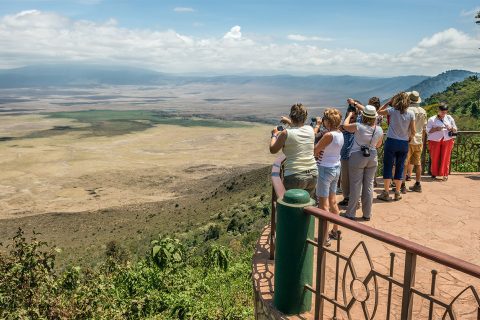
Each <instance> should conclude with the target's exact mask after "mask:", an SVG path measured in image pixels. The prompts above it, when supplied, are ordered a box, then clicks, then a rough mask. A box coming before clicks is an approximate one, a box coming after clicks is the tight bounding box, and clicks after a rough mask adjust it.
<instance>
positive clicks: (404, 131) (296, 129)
mask: <svg viewBox="0 0 480 320" xmlns="http://www.w3.org/2000/svg"><path fill="white" fill-rule="evenodd" d="M347 103H348V108H347V112H346V114H345V117H344V118H343V121H342V114H341V113H340V111H339V110H338V109H335V108H328V109H326V110H325V112H324V114H323V117H318V118H315V119H313V120H315V121H313V122H312V123H311V124H310V125H308V124H306V123H305V122H306V120H307V118H308V112H307V109H306V107H305V106H303V105H302V104H295V105H293V106H292V107H291V109H290V115H289V117H282V118H281V122H282V123H283V125H282V126H278V127H275V128H274V129H273V130H272V138H271V142H270V152H271V153H277V152H278V151H280V150H282V151H283V153H284V154H285V162H284V171H283V172H284V180H283V182H284V185H285V189H286V190H289V189H303V190H306V191H307V192H308V193H309V194H310V196H311V197H312V198H314V199H316V201H317V203H318V207H319V208H320V209H323V210H326V211H329V212H332V213H334V214H339V212H340V210H339V205H340V206H343V207H345V208H346V211H345V212H344V213H342V214H341V215H342V216H344V217H346V218H348V219H351V220H356V218H355V215H356V211H357V209H358V208H359V207H361V210H362V218H361V219H362V220H364V221H369V220H370V219H371V216H372V203H373V193H374V187H376V186H377V181H376V173H377V167H378V156H377V149H378V148H379V147H381V145H382V143H384V144H385V145H384V155H383V190H382V191H381V192H380V194H379V195H378V196H377V199H379V200H381V201H392V200H393V201H399V200H401V199H402V194H406V193H407V186H406V182H407V181H410V180H411V176H412V172H413V169H415V183H414V184H413V185H412V186H410V187H409V188H408V189H409V190H410V191H411V192H422V186H421V173H422V162H421V155H422V151H423V144H424V137H425V136H426V137H427V139H428V148H429V153H430V158H431V167H430V171H431V175H432V178H433V179H435V180H438V181H446V180H447V179H448V174H449V171H450V167H449V166H450V155H451V151H452V148H453V144H454V138H455V136H456V135H457V127H456V125H455V121H454V119H453V118H452V117H451V116H450V115H448V106H447V105H445V104H441V105H440V106H439V107H438V114H437V115H435V116H432V117H431V118H429V119H427V113H426V111H425V110H424V109H423V108H422V107H421V106H420V103H421V98H420V95H419V93H418V92H416V91H412V92H400V93H398V94H396V95H395V96H393V97H392V98H391V99H389V100H388V101H387V102H386V103H385V104H383V105H381V103H380V99H379V98H378V97H372V98H371V99H369V101H368V104H367V105H363V104H362V103H361V102H360V101H358V100H355V99H352V98H349V99H347ZM384 121H386V122H387V124H388V130H387V133H386V139H385V140H384V138H383V137H384V132H383V129H382V123H383V122H384ZM338 186H340V187H341V193H342V195H343V200H342V201H340V202H339V203H337V200H336V195H337V188H338ZM390 189H392V191H393V197H391V196H390ZM338 237H339V233H338V229H337V226H336V225H334V226H333V229H332V230H331V231H330V232H329V235H328V241H327V244H329V243H330V241H331V240H337V239H338Z"/></svg>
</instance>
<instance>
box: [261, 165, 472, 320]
mask: <svg viewBox="0 0 480 320" xmlns="http://www.w3.org/2000/svg"><path fill="white" fill-rule="evenodd" d="M380 180H381V179H379V181H380ZM413 183H414V181H412V182H407V186H408V185H413ZM381 187H382V186H381V184H380V185H379V187H378V188H375V192H376V194H378V193H379V192H380V191H381ZM422 187H423V192H422V193H415V192H408V193H407V194H406V195H403V199H402V200H401V201H398V202H395V201H392V202H388V203H387V202H382V201H379V200H377V199H375V200H374V205H373V214H372V219H371V220H370V221H369V222H364V221H363V220H361V221H360V220H359V221H358V223H362V224H365V225H368V226H370V227H373V228H375V229H378V230H382V231H385V232H387V233H389V234H392V235H395V236H398V237H401V238H404V239H407V240H410V241H412V242H415V243H417V244H420V245H423V246H425V247H428V248H431V249H434V250H437V251H439V252H441V253H446V254H448V255H451V256H453V257H456V258H459V259H462V260H465V261H467V262H470V263H472V264H475V265H480V174H479V173H472V174H468V173H462V174H452V175H451V176H450V177H449V180H448V181H446V182H439V181H433V180H432V179H431V178H429V177H428V178H427V177H425V178H424V179H423V182H422ZM341 199H342V197H341V196H338V200H341ZM341 211H344V210H341ZM357 217H361V210H358V211H357ZM329 229H330V227H329ZM340 230H341V231H342V238H343V239H342V241H341V250H340V252H342V253H344V254H345V255H347V256H349V255H350V254H351V253H352V251H353V250H354V248H355V246H357V244H358V243H359V242H361V241H364V242H365V245H366V248H367V250H368V255H369V256H370V260H371V262H372V263H373V267H374V269H375V270H376V271H379V272H381V273H383V274H387V275H388V273H389V270H390V269H389V268H390V263H391V262H390V261H391V260H390V257H391V256H390V254H391V253H392V252H393V253H395V262H394V264H393V265H394V271H393V278H396V279H399V280H401V281H403V279H404V266H405V257H406V254H405V251H404V250H400V249H398V248H396V247H394V246H391V245H387V244H385V243H384V242H380V241H377V240H375V239H372V238H370V237H367V236H364V235H362V234H360V233H357V232H353V231H351V230H348V229H346V228H343V227H340ZM269 235H270V228H269V226H267V227H266V228H265V229H264V231H263V234H262V236H261V238H260V239H259V242H258V245H257V249H256V253H255V255H254V258H253V285H254V290H255V294H256V297H255V298H256V313H257V319H313V310H312V312H310V313H306V314H302V315H296V316H284V315H282V314H281V313H279V312H278V311H277V310H275V308H273V293H274V277H275V272H274V260H269V250H270V247H269ZM336 245H337V243H336V241H333V242H332V246H331V247H330V249H331V250H335V249H336ZM315 255H316V250H315ZM368 255H367V254H365V253H364V252H363V249H362V247H360V249H358V250H357V251H356V252H355V254H353V256H352V262H353V264H354V265H355V270H356V273H357V274H358V275H359V278H360V279H364V278H365V277H366V275H367V274H368V272H369V271H370V269H371V268H370V264H369V260H368ZM315 260H316V257H315V258H314V261H315ZM335 263H336V259H335V257H334V256H333V255H330V254H327V255H326V273H325V278H326V279H325V291H324V293H325V294H326V295H327V296H333V292H334V290H335V289H334V288H335V283H334V281H335V268H336V265H335ZM345 265H346V263H345V262H343V261H341V262H340V265H339V270H340V281H339V284H338V290H339V298H338V300H340V301H342V302H343V301H344V296H343V294H344V292H343V291H347V293H345V294H346V297H347V299H346V300H347V301H348V299H349V298H348V297H351V296H352V290H351V288H350V287H349V285H347V286H345V288H346V290H344V284H343V283H342V277H343V272H344V269H345ZM432 270H436V271H437V272H438V275H437V276H436V286H435V287H436V289H435V290H436V291H435V296H436V297H437V298H438V299H440V300H442V301H444V302H445V303H446V304H449V303H451V301H452V300H453V299H454V298H455V297H456V296H457V295H458V294H459V293H460V292H461V291H462V290H464V289H465V288H467V287H468V286H469V285H472V289H473V288H474V289H475V290H476V292H477V293H480V279H478V278H475V277H472V276H469V275H468V274H465V273H461V272H459V271H456V270H453V269H450V268H448V267H446V266H444V265H441V264H438V263H435V262H433V261H430V260H427V259H424V258H422V257H418V259H416V275H415V286H414V287H415V288H416V289H417V288H418V289H419V290H420V291H422V292H426V293H427V294H428V293H430V291H431V282H432ZM315 274H316V270H315V269H314V279H313V286H314V285H315ZM346 282H348V283H350V282H349V280H346ZM367 287H368V290H367V291H368V292H366V291H365V290H363V289H365V288H362V287H361V286H360V287H358V288H354V289H353V291H358V292H355V293H354V294H355V295H358V296H362V295H363V296H364V298H365V301H366V302H365V303H366V306H367V309H369V310H370V316H371V315H372V313H371V312H372V309H373V308H374V302H373V297H377V298H378V309H377V311H376V312H377V315H378V316H376V317H375V318H376V319H385V314H386V305H387V303H386V299H387V290H388V282H387V281H383V279H379V280H378V287H377V288H375V286H374V282H373V281H371V282H370V284H369V285H368V286H367ZM362 290H363V291H364V292H361V291H362ZM312 296H313V299H314V296H315V295H314V294H313V295H312ZM401 298H402V290H401V288H400V287H398V286H395V285H394V286H393V288H392V306H391V312H390V314H391V316H390V319H400V312H401V311H400V310H401V305H400V304H401V303H400V301H401V300H402V299H401ZM476 298H478V297H475V293H474V292H473V291H472V290H467V291H466V292H465V293H464V294H463V295H461V297H460V298H459V299H458V300H457V301H456V302H455V304H454V307H455V312H456V313H457V315H456V316H457V317H456V318H455V319H478V318H477V317H478V314H477V313H478V312H479V309H478V308H479V306H478V305H477V301H476ZM413 301H414V302H413V308H412V309H413V311H412V312H413V317H412V318H413V319H428V316H429V301H427V300H425V299H421V298H420V297H419V296H416V297H414V300H413ZM356 304H358V306H356V307H355V306H354V308H353V309H352V314H353V315H354V316H353V318H352V319H355V320H358V319H364V311H363V310H362V308H361V307H360V303H356ZM313 305H314V304H313V303H312V306H313ZM312 309H313V307H312ZM444 312H445V309H444V308H441V307H440V306H435V307H434V308H433V311H432V316H433V319H441V318H442V317H443V315H444ZM324 314H325V318H324V319H331V318H332V315H333V305H332V304H331V303H329V302H325V309H324ZM355 315H356V316H355ZM337 319H348V317H347V315H346V314H345V313H344V312H343V311H341V310H337ZM387 319H388V318H387ZM445 319H450V318H449V316H448V315H447V316H446V318H445Z"/></svg>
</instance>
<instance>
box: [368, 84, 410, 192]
mask: <svg viewBox="0 0 480 320" xmlns="http://www.w3.org/2000/svg"><path fill="white" fill-rule="evenodd" d="M409 106H410V98H409V95H408V94H407V93H406V92H400V93H397V94H396V95H395V96H394V97H393V98H392V99H390V101H388V102H387V103H386V104H384V105H383V106H382V107H381V108H380V109H379V110H378V113H379V114H380V115H388V116H389V117H390V125H389V126H388V131H387V140H386V141H385V147H384V155H383V185H384V190H383V191H382V193H381V194H379V195H378V196H377V199H379V200H382V201H390V195H389V191H390V182H391V181H392V178H393V181H394V182H395V198H394V200H395V201H398V200H400V199H402V195H401V193H400V188H401V183H402V180H403V170H404V168H405V160H406V158H407V154H408V143H409V141H411V140H412V139H413V137H414V136H415V114H414V113H413V111H411V110H408V107H409ZM387 107H388V108H387ZM394 165H395V176H394V175H393V166H394Z"/></svg>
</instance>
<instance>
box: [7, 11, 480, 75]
mask: <svg viewBox="0 0 480 320" xmlns="http://www.w3.org/2000/svg"><path fill="white" fill-rule="evenodd" d="M242 31H243V30H242V28H241V26H238V25H236V26H233V27H231V28H230V30H227V31H226V32H225V33H224V34H223V35H222V34H219V35H218V36H216V37H214V36H211V37H194V36H191V35H188V34H181V33H178V32H177V31H175V30H171V29H168V30H150V29H130V28H125V27H122V26H121V23H120V22H117V21H116V20H114V19H110V20H107V21H104V22H93V21H88V20H76V19H70V18H67V17H65V16H62V15H59V14H57V13H54V12H43V11H38V10H29V11H22V12H19V13H16V14H12V15H6V16H3V17H0V67H2V68H8V67H17V66H23V65H29V64H41V63H57V62H58V63H65V62H89V63H105V64H123V65H133V66H140V67H146V68H151V69H155V70H159V71H164V72H181V73H184V72H203V73H206V74H207V73H224V74H232V73H246V72H255V73H256V74H258V73H286V72H287V73H304V74H356V75H375V76H391V75H405V74H426V75H433V74H437V73H440V72H442V71H445V70H447V69H469V70H473V71H479V70H480V59H479V55H480V50H478V48H479V47H480V35H479V34H476V35H470V34H467V33H464V32H462V31H459V30H457V29H454V28H450V29H446V30H443V31H440V32H438V33H435V34H433V35H430V36H428V37H425V38H424V39H422V40H421V41H419V42H418V44H416V45H415V46H413V47H412V48H410V49H409V50H407V51H405V52H400V53H397V54H391V53H382V52H365V51H361V50H358V49H356V48H336V49H326V48H324V47H322V46H321V45H319V44H315V43H311V42H304V41H300V40H298V39H299V38H297V40H294V41H295V42H293V43H284V42H277V41H276V40H275V38H269V37H263V36H262V35H254V36H250V35H249V34H248V33H246V34H244V32H242ZM297 36H298V35H297ZM318 41H320V40H318ZM381 47H382V46H381V44H379V45H378V46H377V48H381Z"/></svg>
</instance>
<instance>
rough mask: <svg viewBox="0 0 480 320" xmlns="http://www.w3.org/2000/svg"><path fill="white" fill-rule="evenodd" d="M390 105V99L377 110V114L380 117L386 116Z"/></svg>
mask: <svg viewBox="0 0 480 320" xmlns="http://www.w3.org/2000/svg"><path fill="white" fill-rule="evenodd" d="M391 104H392V99H390V100H388V101H387V102H386V103H385V104H384V105H383V106H381V107H380V108H379V109H378V111H377V112H378V114H379V115H381V116H386V115H388V109H387V108H388V106H389V105H391Z"/></svg>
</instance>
